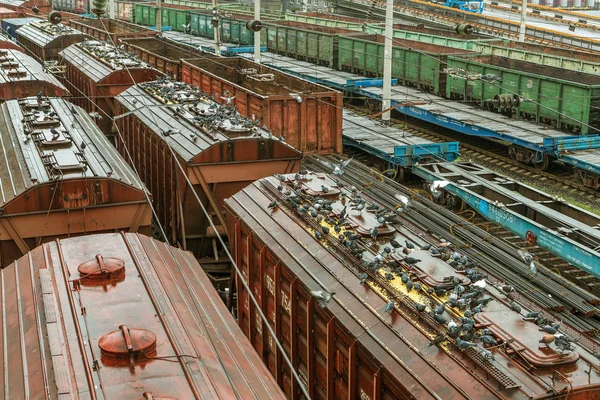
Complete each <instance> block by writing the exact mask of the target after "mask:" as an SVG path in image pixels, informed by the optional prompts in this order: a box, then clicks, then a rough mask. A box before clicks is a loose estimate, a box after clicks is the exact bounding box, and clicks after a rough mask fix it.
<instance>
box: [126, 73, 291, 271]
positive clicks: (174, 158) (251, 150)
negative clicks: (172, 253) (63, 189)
mask: <svg viewBox="0 0 600 400" xmlns="http://www.w3.org/2000/svg"><path fill="white" fill-rule="evenodd" d="M116 104H117V107H116V114H120V115H124V116H123V117H122V118H119V119H118V120H117V125H118V127H119V130H120V132H121V134H122V135H123V137H124V139H125V143H122V142H120V141H117V147H118V149H119V150H120V152H121V153H122V154H123V155H124V156H127V153H128V152H129V153H130V154H131V156H132V157H133V162H134V164H135V168H136V170H137V171H138V173H139V175H140V176H141V178H142V180H143V181H144V182H146V184H147V185H148V188H149V190H150V192H151V193H152V194H153V196H154V199H153V202H154V205H155V209H156V213H157V218H158V221H159V222H160V223H161V225H162V226H163V228H164V229H165V231H166V232H167V234H168V235H169V238H170V240H172V242H173V243H178V244H179V245H181V246H182V247H183V248H184V249H187V250H191V251H193V252H194V254H195V255H196V256H197V257H202V258H206V260H205V263H204V264H203V266H204V267H206V268H211V269H212V268H214V270H221V272H227V273H228V272H229V264H228V262H227V261H226V260H223V256H222V254H221V253H220V251H219V250H218V248H217V241H216V236H217V235H220V236H223V237H224V236H225V220H224V218H223V215H222V213H221V206H222V202H223V199H224V198H225V197H228V196H231V195H232V194H233V193H235V192H236V191H238V190H239V189H241V188H242V187H244V186H246V185H247V184H248V183H249V182H251V181H253V180H255V179H257V178H258V177H263V176H267V175H270V174H273V173H286V172H288V171H297V170H298V168H299V164H300V161H299V160H300V158H301V156H302V154H301V153H300V152H299V151H298V150H295V149H294V148H293V147H292V146H290V145H289V144H287V143H285V142H284V141H282V140H280V139H279V138H277V137H274V136H272V135H270V134H269V133H268V132H267V131H266V130H263V129H261V128H259V127H258V126H256V124H255V123H254V121H251V120H249V119H246V118H243V117H241V116H239V114H237V113H236V111H235V109H234V108H233V107H231V106H222V105H219V104H218V103H216V102H214V101H213V100H211V99H210V98H209V96H208V95H206V94H204V93H202V92H200V91H199V90H198V89H193V88H191V87H190V86H189V85H187V84H185V83H183V82H173V81H168V80H164V81H157V82H146V83H142V84H138V85H135V86H132V87H131V88H129V89H128V90H126V91H124V92H123V93H121V94H120V95H119V96H117V98H116ZM179 166H181V167H182V168H183V171H182V170H181V169H180V167H179ZM186 178H187V179H186ZM188 180H189V182H188ZM198 200H201V201H202V203H203V205H204V207H205V208H206V209H207V210H208V212H209V213H210V215H211V219H212V220H213V222H214V223H215V225H216V226H217V231H215V230H214V229H213V228H212V227H211V226H210V225H209V223H208V220H207V218H206V217H205V214H204V213H203V211H202V209H201V207H200V205H199V203H198ZM223 268H225V269H224V270H223Z"/></svg>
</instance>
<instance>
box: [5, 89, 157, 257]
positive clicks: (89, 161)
mask: <svg viewBox="0 0 600 400" xmlns="http://www.w3.org/2000/svg"><path fill="white" fill-rule="evenodd" d="M0 111H1V117H0V118H1V119H0V135H1V136H0V137H1V139H2V143H4V146H2V149H3V150H2V153H3V154H2V156H1V157H0V160H1V162H0V194H1V195H2V198H1V201H2V203H1V205H0V207H1V208H0V256H1V265H2V266H6V265H8V264H9V263H10V262H12V261H13V260H15V259H16V258H18V257H21V255H23V254H25V253H26V252H27V251H29V250H31V249H33V248H34V247H35V246H38V245H39V244H40V243H43V242H47V241H50V240H53V239H55V238H57V237H68V236H75V235H85V234H89V233H94V232H115V231H119V230H126V231H131V232H137V231H141V232H148V231H149V226H150V221H151V217H152V214H151V211H150V205H149V203H148V201H147V196H146V195H145V193H144V190H145V189H144V186H143V184H142V183H141V182H140V181H139V178H138V177H137V176H136V175H135V174H134V172H133V171H132V170H131V168H130V167H129V166H128V165H127V164H126V163H125V162H124V161H123V159H122V158H121V157H120V156H119V154H118V153H117V151H116V150H115V149H114V148H113V147H112V146H111V145H110V143H109V142H108V141H107V140H106V138H105V137H104V135H103V134H102V133H101V132H100V130H99V129H98V128H97V127H96V126H95V125H94V122H93V120H92V119H91V118H90V117H89V116H87V115H86V113H85V112H84V111H83V110H82V109H81V108H79V107H77V106H74V105H73V104H71V103H69V102H67V101H66V100H64V99H57V98H51V99H46V98H43V97H30V98H27V99H21V100H12V101H7V102H6V103H4V104H2V105H1V106H0Z"/></svg>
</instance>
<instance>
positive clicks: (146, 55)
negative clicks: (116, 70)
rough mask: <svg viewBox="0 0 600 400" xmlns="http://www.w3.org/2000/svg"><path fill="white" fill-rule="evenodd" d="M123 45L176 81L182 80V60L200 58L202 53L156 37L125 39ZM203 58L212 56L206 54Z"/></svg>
mask: <svg viewBox="0 0 600 400" xmlns="http://www.w3.org/2000/svg"><path fill="white" fill-rule="evenodd" d="M123 43H124V44H125V50H127V51H130V52H133V53H135V55H136V56H137V57H138V58H140V59H141V60H142V61H145V62H147V63H148V64H150V65H152V66H153V67H154V68H156V69H158V70H159V71H161V72H163V73H164V74H166V75H168V76H170V77H171V78H173V79H175V80H181V79H182V76H181V60H183V59H188V58H196V57H199V56H200V52H198V51H194V50H193V49H192V48H191V47H187V46H184V45H182V44H181V43H177V42H173V41H171V40H165V39H157V38H155V37H147V38H134V39H125V40H123ZM202 57H210V56H209V55H207V54H206V53H204V55H202Z"/></svg>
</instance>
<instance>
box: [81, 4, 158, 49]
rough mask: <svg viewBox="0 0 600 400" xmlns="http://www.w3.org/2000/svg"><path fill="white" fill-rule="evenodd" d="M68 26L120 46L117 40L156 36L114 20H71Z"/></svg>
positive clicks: (153, 32)
mask: <svg viewBox="0 0 600 400" xmlns="http://www.w3.org/2000/svg"><path fill="white" fill-rule="evenodd" d="M119 4H121V3H119ZM69 25H70V26H71V27H73V28H74V29H77V30H79V31H81V32H83V33H85V34H86V35H89V36H91V37H95V38H96V39H99V40H103V41H105V42H108V43H110V44H116V45H119V44H120V43H119V39H126V38H133V37H135V38H140V37H154V35H156V32H155V31H153V30H151V29H147V28H144V27H142V26H139V25H134V24H130V23H128V22H125V21H117V20H114V19H104V18H103V19H90V18H84V19H72V20H70V21H69Z"/></svg>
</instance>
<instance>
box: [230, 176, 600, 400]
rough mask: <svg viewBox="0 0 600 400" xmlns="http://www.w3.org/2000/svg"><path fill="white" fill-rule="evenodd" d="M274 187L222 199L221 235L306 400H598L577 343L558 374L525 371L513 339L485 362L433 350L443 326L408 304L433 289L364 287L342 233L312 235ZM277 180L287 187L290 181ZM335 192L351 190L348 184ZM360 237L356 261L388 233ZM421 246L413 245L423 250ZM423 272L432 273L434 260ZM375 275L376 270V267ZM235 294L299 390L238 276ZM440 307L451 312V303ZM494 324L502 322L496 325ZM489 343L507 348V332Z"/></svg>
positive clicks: (501, 307) (260, 185) (271, 182)
mask: <svg viewBox="0 0 600 400" xmlns="http://www.w3.org/2000/svg"><path fill="white" fill-rule="evenodd" d="M281 184H282V182H281V181H280V180H279V179H276V178H266V179H263V180H261V181H258V182H255V183H254V184H252V185H250V186H248V187H246V188H244V189H243V190H242V191H240V192H239V193H237V194H236V195H234V196H233V197H231V198H229V199H226V201H225V204H226V206H225V207H226V216H227V224H228V234H229V236H230V243H232V251H233V254H234V257H235V258H236V262H237V263H238V266H239V267H240V269H241V270H242V276H243V279H244V280H245V281H246V282H247V283H248V284H249V286H250V290H251V291H252V292H253V294H254V295H255V296H256V298H257V301H258V303H259V305H260V307H262V309H263V311H264V312H265V314H266V315H267V319H268V320H269V323H270V324H272V326H273V328H274V330H275V332H276V334H277V336H278V338H279V340H280V341H281V342H282V344H283V347H284V349H285V351H286V352H287V355H288V356H289V357H290V358H291V360H292V362H293V363H294V365H295V368H296V369H297V370H298V373H299V375H300V377H301V379H302V380H303V381H304V383H305V384H306V385H307V386H308V388H309V393H311V395H312V396H317V393H318V397H323V398H335V399H342V398H343V399H356V398H369V399H375V398H389V399H400V398H417V399H425V398H438V399H439V398H441V399H454V398H469V399H491V398H496V399H530V398H538V399H542V398H562V399H565V398H569V399H570V398H573V399H593V398H596V397H597V396H598V394H599V393H600V376H599V374H598V370H597V362H594V361H588V360H593V356H592V355H590V354H589V353H587V352H585V351H584V350H582V349H581V348H578V349H577V352H582V351H584V354H586V357H585V358H584V357H583V356H582V357H581V358H579V359H576V360H575V361H574V362H572V363H571V364H570V365H566V366H565V365H563V366H561V365H556V366H555V369H556V372H555V371H554V369H552V368H550V369H543V368H540V369H537V368H533V369H531V368H530V364H527V362H526V361H524V359H523V358H522V357H520V356H518V355H517V354H515V353H516V352H511V350H510V347H509V346H507V349H508V350H507V351H504V350H503V348H504V347H503V346H500V347H499V348H496V349H492V348H490V351H491V352H493V355H494V357H495V360H492V361H486V360H484V359H482V358H481V357H480V356H479V354H478V353H477V351H476V350H473V351H468V352H461V351H460V350H459V349H458V348H457V347H455V345H454V344H452V343H445V344H443V345H440V346H439V347H438V346H431V339H432V338H434V337H435V336H436V335H437V334H439V333H436V332H439V331H436V330H437V329H440V328H439V324H436V323H435V322H434V321H433V319H432V318H431V317H430V316H429V315H428V314H427V313H418V312H416V310H415V308H414V302H415V301H418V302H421V303H423V304H425V305H427V301H428V300H427V299H428V298H429V299H430V300H429V301H431V300H432V299H436V300H435V301H436V304H437V301H439V300H438V298H437V296H436V295H431V297H430V296H429V295H426V294H425V292H423V293H414V291H413V292H412V293H410V292H406V289H403V291H400V289H399V288H398V289H396V291H395V292H392V293H390V292H389V291H390V290H392V289H390V288H389V287H393V288H396V287H397V286H396V283H395V281H396V279H398V280H399V278H395V279H394V280H392V281H387V282H386V283H385V284H384V283H382V281H383V280H381V281H377V282H373V283H372V284H371V283H370V282H369V283H368V284H361V283H360V276H359V273H361V272H364V271H365V269H361V268H360V267H359V265H360V263H361V261H352V257H350V256H349V254H347V253H348V251H347V250H344V247H343V246H341V247H340V246H339V245H338V244H336V240H337V234H333V232H331V233H330V234H329V235H325V234H324V236H325V237H324V238H323V239H322V240H318V239H317V238H316V237H315V234H314V230H315V229H319V228H318V227H317V225H315V224H313V223H312V222H310V221H311V219H310V217H308V216H306V217H304V216H302V214H299V213H298V212H297V211H296V209H295V208H293V207H290V206H288V205H287V204H286V202H285V201H284V200H281V199H280V198H281V196H285V194H281V193H282V192H280V191H279V190H278V189H277V186H278V185H281ZM283 185H284V189H283V192H285V191H286V190H288V184H287V183H285V182H283ZM342 192H345V193H346V196H350V193H349V191H347V190H346V189H342ZM278 193H280V194H278ZM363 196H365V195H364V194H363ZM273 199H279V200H278V205H277V206H276V207H275V208H274V209H269V208H268V207H267V206H268V205H269V204H270V203H271V202H272V201H273ZM338 201H339V200H338ZM313 204H314V203H313ZM337 208H339V206H337V205H334V209H337ZM336 215H337V213H336ZM323 223H326V222H323ZM396 226H398V227H399V232H396V233H395V234H394V236H393V237H394V238H395V239H396V240H397V241H398V242H400V243H401V244H402V245H404V240H401V238H402V237H403V238H407V239H409V238H411V237H412V236H411V233H410V232H408V231H407V230H406V229H405V228H404V227H402V225H396ZM343 229H347V228H346V227H344V228H343ZM358 240H360V242H361V246H364V248H365V249H366V252H367V253H368V255H367V256H366V257H365V255H364V254H363V257H362V258H363V260H369V257H374V255H376V254H378V253H380V252H381V250H382V247H383V246H385V245H386V244H387V243H389V240H390V237H389V236H388V237H384V238H378V239H377V240H372V239H370V238H363V239H358ZM414 240H416V238H415V239H414ZM402 250H404V249H402ZM418 252H419V250H414V251H412V252H409V253H410V256H411V257H415V258H416V257H422V256H423V255H422V254H420V253H418ZM400 258H401V257H400ZM354 260H356V259H354ZM417 265H419V263H417ZM421 268H423V269H426V270H427V272H429V273H431V275H432V276H433V277H434V278H435V279H438V278H437V274H438V272H437V271H435V268H436V266H435V264H434V265H431V266H429V267H421ZM370 274H371V275H369V276H371V277H372V276H373V274H374V273H373V272H371V273H370ZM386 279H387V278H386ZM381 285H383V287H382V286H381ZM402 286H403V285H402ZM237 290H238V298H237V299H238V323H239V325H240V326H241V328H242V330H243V331H244V333H245V334H246V336H248V338H249V339H250V341H251V342H252V344H253V346H254V347H255V348H256V349H257V350H258V352H259V354H262V355H263V360H264V361H265V363H266V364H267V366H268V368H269V370H270V371H271V373H272V374H273V375H274V376H275V377H276V379H277V381H278V383H279V384H280V385H281V387H282V388H283V389H284V391H285V392H286V394H287V395H288V397H290V398H293V397H295V396H297V395H298V388H297V387H296V386H295V384H294V383H293V381H292V379H291V378H290V377H289V374H288V372H287V367H286V366H285V365H284V364H283V363H282V357H281V354H280V353H279V351H278V350H277V349H276V348H275V346H274V343H273V341H272V339H271V338H270V337H269V335H268V334H267V333H266V330H265V327H264V324H263V322H262V321H261V320H260V319H259V318H258V317H257V312H256V309H255V307H254V305H253V304H252V303H251V302H250V301H249V296H248V293H247V292H246V290H245V289H244V288H243V287H242V286H241V282H240V281H239V279H238V282H237ZM318 290H323V291H325V292H329V293H333V299H332V300H331V301H329V302H327V303H326V304H325V305H324V306H323V307H321V306H319V303H318V301H316V299H315V297H314V295H311V291H318ZM386 293H389V294H386ZM389 296H392V297H389ZM390 298H394V300H395V308H394V310H393V311H392V312H391V313H386V312H385V311H384V307H385V305H386V304H387V302H388V301H389V300H390ZM415 299H416V300H415ZM442 301H443V300H442ZM501 301H502V302H501ZM506 311H509V312H512V311H510V310H509V309H508V306H507V305H506V304H505V303H504V302H503V300H497V301H493V302H491V303H490V304H489V305H488V306H486V308H485V309H484V315H485V314H487V313H492V314H494V313H497V312H498V313H502V312H506ZM447 312H448V316H450V315H452V316H453V318H456V317H457V315H456V311H454V310H447ZM512 313H513V314H515V315H516V313H514V312H512ZM445 315H446V314H445ZM498 315H500V314H498ZM458 316H460V315H458ZM494 318H495V317H494ZM501 321H502V318H499V319H498V325H500V324H501ZM436 327H437V328H436ZM490 329H492V328H490ZM523 334H526V335H528V336H531V335H533V336H535V340H536V341H539V339H540V338H541V337H542V336H543V335H542V334H541V332H539V331H538V332H535V333H534V332H530V331H527V332H522V331H520V330H517V331H515V336H516V337H517V339H518V340H521V339H522V340H523V343H529V341H531V340H533V339H526V338H524V337H523ZM496 339H497V340H498V341H499V342H500V343H502V344H503V341H504V338H503V337H502V336H498V337H496ZM507 340H508V339H507ZM507 345H510V343H507ZM479 346H481V345H479ZM567 357H568V356H567ZM559 374H562V375H559ZM561 377H563V378H564V377H566V379H563V378H561ZM503 387H504V388H506V389H504V388H503ZM383 393H385V396H382V394H383Z"/></svg>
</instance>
